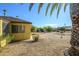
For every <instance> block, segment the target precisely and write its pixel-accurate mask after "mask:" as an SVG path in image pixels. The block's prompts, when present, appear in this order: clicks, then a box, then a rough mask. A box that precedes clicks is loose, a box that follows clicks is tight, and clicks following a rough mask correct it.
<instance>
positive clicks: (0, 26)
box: [0, 20, 2, 36]
mask: <svg viewBox="0 0 79 59" xmlns="http://www.w3.org/2000/svg"><path fill="white" fill-rule="evenodd" d="M1 35H2V20H0V36H1Z"/></svg>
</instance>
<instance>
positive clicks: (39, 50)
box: [0, 32, 71, 56]
mask: <svg viewBox="0 0 79 59" xmlns="http://www.w3.org/2000/svg"><path fill="white" fill-rule="evenodd" d="M38 34H39V40H38V41H37V42H28V41H27V40H24V41H20V42H14V43H10V44H8V45H7V46H6V47H5V48H4V49H3V50H2V51H1V52H0V55H1V56H63V55H64V51H65V50H66V49H67V48H69V47H70V38H71V32H65V33H64V35H63V37H62V38H61V34H60V33H59V32H49V33H38Z"/></svg>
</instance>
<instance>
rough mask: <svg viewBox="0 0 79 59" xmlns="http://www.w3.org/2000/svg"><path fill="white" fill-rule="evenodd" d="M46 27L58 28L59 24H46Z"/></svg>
mask: <svg viewBox="0 0 79 59" xmlns="http://www.w3.org/2000/svg"><path fill="white" fill-rule="evenodd" d="M44 26H51V27H55V28H56V27H58V25H57V24H44Z"/></svg>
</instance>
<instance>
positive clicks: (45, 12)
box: [45, 3, 51, 16]
mask: <svg viewBox="0 0 79 59" xmlns="http://www.w3.org/2000/svg"><path fill="white" fill-rule="evenodd" d="M50 5H51V4H50V3H48V5H47V8H46V12H45V16H47V13H48V10H49V7H50Z"/></svg>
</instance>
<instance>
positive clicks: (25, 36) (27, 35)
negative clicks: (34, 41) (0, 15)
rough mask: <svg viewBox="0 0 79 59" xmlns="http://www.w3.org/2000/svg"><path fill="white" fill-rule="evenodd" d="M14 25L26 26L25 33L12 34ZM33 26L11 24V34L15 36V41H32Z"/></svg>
mask: <svg viewBox="0 0 79 59" xmlns="http://www.w3.org/2000/svg"><path fill="white" fill-rule="evenodd" d="M12 25H22V26H25V32H24V33H12V29H11V27H12ZM31 27H32V25H31V24H28V23H11V25H10V33H11V34H12V35H13V36H14V39H15V40H23V39H30V38H31Z"/></svg>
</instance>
